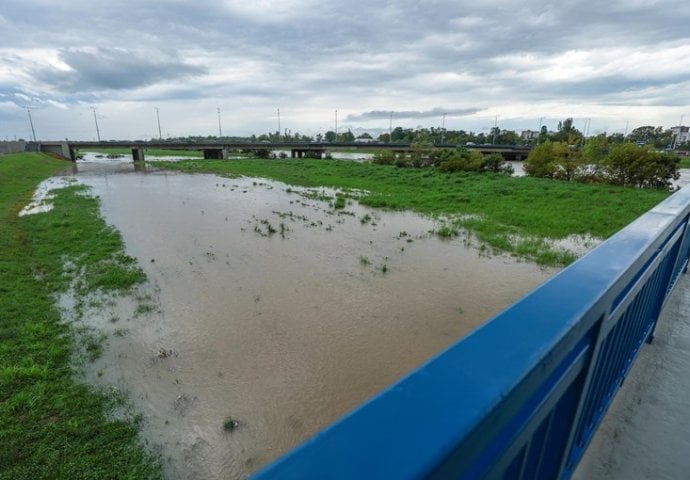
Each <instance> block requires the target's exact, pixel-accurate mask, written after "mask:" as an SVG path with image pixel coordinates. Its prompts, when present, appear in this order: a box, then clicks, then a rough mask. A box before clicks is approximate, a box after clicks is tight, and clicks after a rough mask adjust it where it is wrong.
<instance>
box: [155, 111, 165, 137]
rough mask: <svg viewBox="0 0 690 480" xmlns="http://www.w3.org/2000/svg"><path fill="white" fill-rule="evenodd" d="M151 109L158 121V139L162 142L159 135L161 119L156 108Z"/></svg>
mask: <svg viewBox="0 0 690 480" xmlns="http://www.w3.org/2000/svg"><path fill="white" fill-rule="evenodd" d="M153 109H154V110H155V111H156V120H158V139H159V140H163V134H162V133H161V117H160V114H159V113H158V107H153Z"/></svg>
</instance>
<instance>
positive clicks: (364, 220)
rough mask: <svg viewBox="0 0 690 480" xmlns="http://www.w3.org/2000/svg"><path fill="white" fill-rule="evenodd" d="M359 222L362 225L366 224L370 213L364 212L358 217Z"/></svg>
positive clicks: (369, 218)
mask: <svg viewBox="0 0 690 480" xmlns="http://www.w3.org/2000/svg"><path fill="white" fill-rule="evenodd" d="M359 222H360V223H361V224H362V225H366V224H367V223H369V222H371V215H369V214H368V213H367V214H365V215H364V216H363V217H362V218H360V219H359Z"/></svg>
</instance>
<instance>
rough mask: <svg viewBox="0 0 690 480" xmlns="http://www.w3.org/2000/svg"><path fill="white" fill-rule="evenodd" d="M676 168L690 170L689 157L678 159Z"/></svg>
mask: <svg viewBox="0 0 690 480" xmlns="http://www.w3.org/2000/svg"><path fill="white" fill-rule="evenodd" d="M678 168H690V157H680V162H678Z"/></svg>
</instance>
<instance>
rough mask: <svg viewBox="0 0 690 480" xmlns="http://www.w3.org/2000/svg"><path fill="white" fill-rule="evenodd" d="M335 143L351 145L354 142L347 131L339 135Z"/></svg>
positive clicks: (352, 136) (351, 134)
mask: <svg viewBox="0 0 690 480" xmlns="http://www.w3.org/2000/svg"><path fill="white" fill-rule="evenodd" d="M336 141H337V142H340V143H352V142H354V141H355V135H354V134H353V133H352V132H351V131H350V130H348V131H347V132H343V133H339V134H338V137H337V138H336Z"/></svg>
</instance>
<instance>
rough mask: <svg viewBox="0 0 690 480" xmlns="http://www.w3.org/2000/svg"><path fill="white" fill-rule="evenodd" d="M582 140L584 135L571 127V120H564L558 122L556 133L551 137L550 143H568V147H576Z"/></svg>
mask: <svg viewBox="0 0 690 480" xmlns="http://www.w3.org/2000/svg"><path fill="white" fill-rule="evenodd" d="M582 138H584V135H582V132H580V131H579V130H578V129H577V128H575V127H574V126H573V119H572V118H566V119H565V120H563V121H562V122H558V132H556V133H555V134H554V135H552V136H551V140H552V141H554V142H568V143H569V145H577V144H578V143H579V142H580V140H581V139H582ZM571 142H573V143H571Z"/></svg>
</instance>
